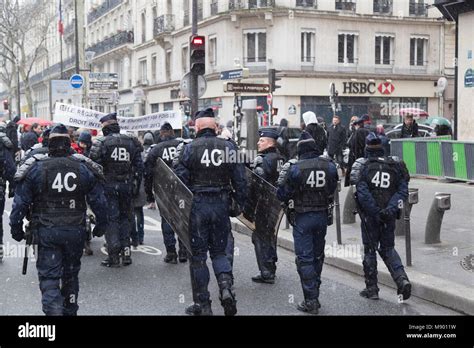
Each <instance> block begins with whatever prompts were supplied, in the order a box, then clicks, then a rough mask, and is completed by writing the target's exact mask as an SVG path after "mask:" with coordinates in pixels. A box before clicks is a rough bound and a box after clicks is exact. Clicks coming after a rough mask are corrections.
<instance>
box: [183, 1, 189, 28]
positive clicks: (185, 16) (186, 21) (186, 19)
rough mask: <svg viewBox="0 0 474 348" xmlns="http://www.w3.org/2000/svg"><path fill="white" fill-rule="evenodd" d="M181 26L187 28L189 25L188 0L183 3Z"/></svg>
mask: <svg viewBox="0 0 474 348" xmlns="http://www.w3.org/2000/svg"><path fill="white" fill-rule="evenodd" d="M183 9H184V13H183V26H184V27H187V26H188V25H189V0H184V1H183Z"/></svg>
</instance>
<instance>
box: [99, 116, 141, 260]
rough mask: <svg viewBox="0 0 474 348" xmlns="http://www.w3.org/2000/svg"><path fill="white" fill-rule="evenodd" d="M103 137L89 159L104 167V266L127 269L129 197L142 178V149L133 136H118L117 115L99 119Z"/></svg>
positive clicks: (134, 191) (136, 190)
mask: <svg viewBox="0 0 474 348" xmlns="http://www.w3.org/2000/svg"><path fill="white" fill-rule="evenodd" d="M100 122H101V123H102V132H103V134H104V136H103V137H99V138H96V139H95V141H94V143H93V145H92V148H91V151H90V158H91V159H92V160H93V161H95V162H97V163H99V164H101V165H102V166H103V167H104V175H105V196H106V198H107V202H108V208H109V220H110V221H109V224H108V226H107V231H106V233H105V240H106V242H107V253H108V257H107V259H105V260H104V261H103V262H102V265H103V266H105V267H120V256H122V265H124V266H128V265H130V264H131V263H132V258H131V249H130V232H131V226H132V225H131V223H132V209H133V208H132V204H130V202H131V201H132V198H133V196H134V195H138V189H139V187H140V183H141V179H142V175H143V160H142V157H141V152H142V151H143V146H142V145H141V143H140V142H139V141H138V139H137V138H136V137H134V136H129V135H126V134H120V126H119V124H118V121H117V114H116V113H111V114H108V115H106V116H104V117H102V118H101V119H100Z"/></svg>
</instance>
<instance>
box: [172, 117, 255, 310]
mask: <svg viewBox="0 0 474 348" xmlns="http://www.w3.org/2000/svg"><path fill="white" fill-rule="evenodd" d="M196 130H197V135H196V139H194V140H193V141H192V142H191V143H189V144H187V145H185V146H184V147H183V149H182V151H181V153H180V157H179V160H178V164H177V166H176V168H175V171H176V174H177V175H178V177H179V178H180V179H181V180H182V181H183V182H184V183H185V184H186V185H187V186H188V187H189V188H190V190H191V191H192V192H193V195H194V198H193V205H192V209H191V220H190V234H191V249H192V250H191V251H192V256H191V260H190V261H191V265H190V271H191V280H192V281H191V284H192V289H193V299H194V305H192V306H190V307H188V308H187V309H186V313H187V314H191V315H211V314H212V310H211V300H210V294H209V291H208V284H209V269H208V268H207V265H206V259H207V252H208V251H209V253H210V257H211V260H212V266H213V269H214V273H215V275H216V278H217V283H218V285H219V290H220V296H219V297H220V301H221V304H222V306H223V307H224V312H225V314H226V315H235V314H236V313H237V307H236V302H237V301H236V299H235V293H234V290H233V276H232V267H231V265H230V262H229V259H228V258H227V257H226V245H227V238H228V236H229V231H230V228H231V226H230V219H229V213H230V211H229V208H230V206H231V204H232V202H231V200H232V199H235V201H236V202H237V205H238V206H239V207H243V205H244V203H245V198H246V177H245V168H244V165H243V164H241V163H237V162H236V160H235V156H234V157H233V158H234V160H233V161H231V160H230V158H229V159H227V158H225V156H226V154H231V153H234V154H235V153H236V151H237V148H236V147H235V145H234V144H233V143H231V142H229V141H227V140H224V139H220V138H217V136H216V130H217V125H216V121H215V118H214V112H213V110H212V109H210V108H209V109H206V110H203V111H201V112H199V114H198V115H197V116H196ZM232 190H233V191H234V194H233V195H231V192H232ZM240 209H241V208H240Z"/></svg>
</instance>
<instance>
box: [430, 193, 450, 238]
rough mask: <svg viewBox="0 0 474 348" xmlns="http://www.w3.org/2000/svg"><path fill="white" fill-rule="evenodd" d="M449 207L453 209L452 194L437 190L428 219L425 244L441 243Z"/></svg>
mask: <svg viewBox="0 0 474 348" xmlns="http://www.w3.org/2000/svg"><path fill="white" fill-rule="evenodd" d="M449 209H451V194H450V193H440V192H436V193H435V198H434V200H433V203H432V204H431V208H430V212H429V214H428V220H427V221H426V229H425V244H435V243H441V238H440V234H441V224H442V222H443V216H444V212H445V211H446V210H449Z"/></svg>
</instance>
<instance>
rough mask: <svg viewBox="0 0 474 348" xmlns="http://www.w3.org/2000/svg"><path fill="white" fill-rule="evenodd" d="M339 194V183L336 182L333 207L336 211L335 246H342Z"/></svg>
mask: <svg viewBox="0 0 474 348" xmlns="http://www.w3.org/2000/svg"><path fill="white" fill-rule="evenodd" d="M339 192H341V181H340V180H339V181H338V182H337V189H336V193H335V197H334V207H335V209H336V236H337V244H342V236H341V207H340V203H339Z"/></svg>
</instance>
